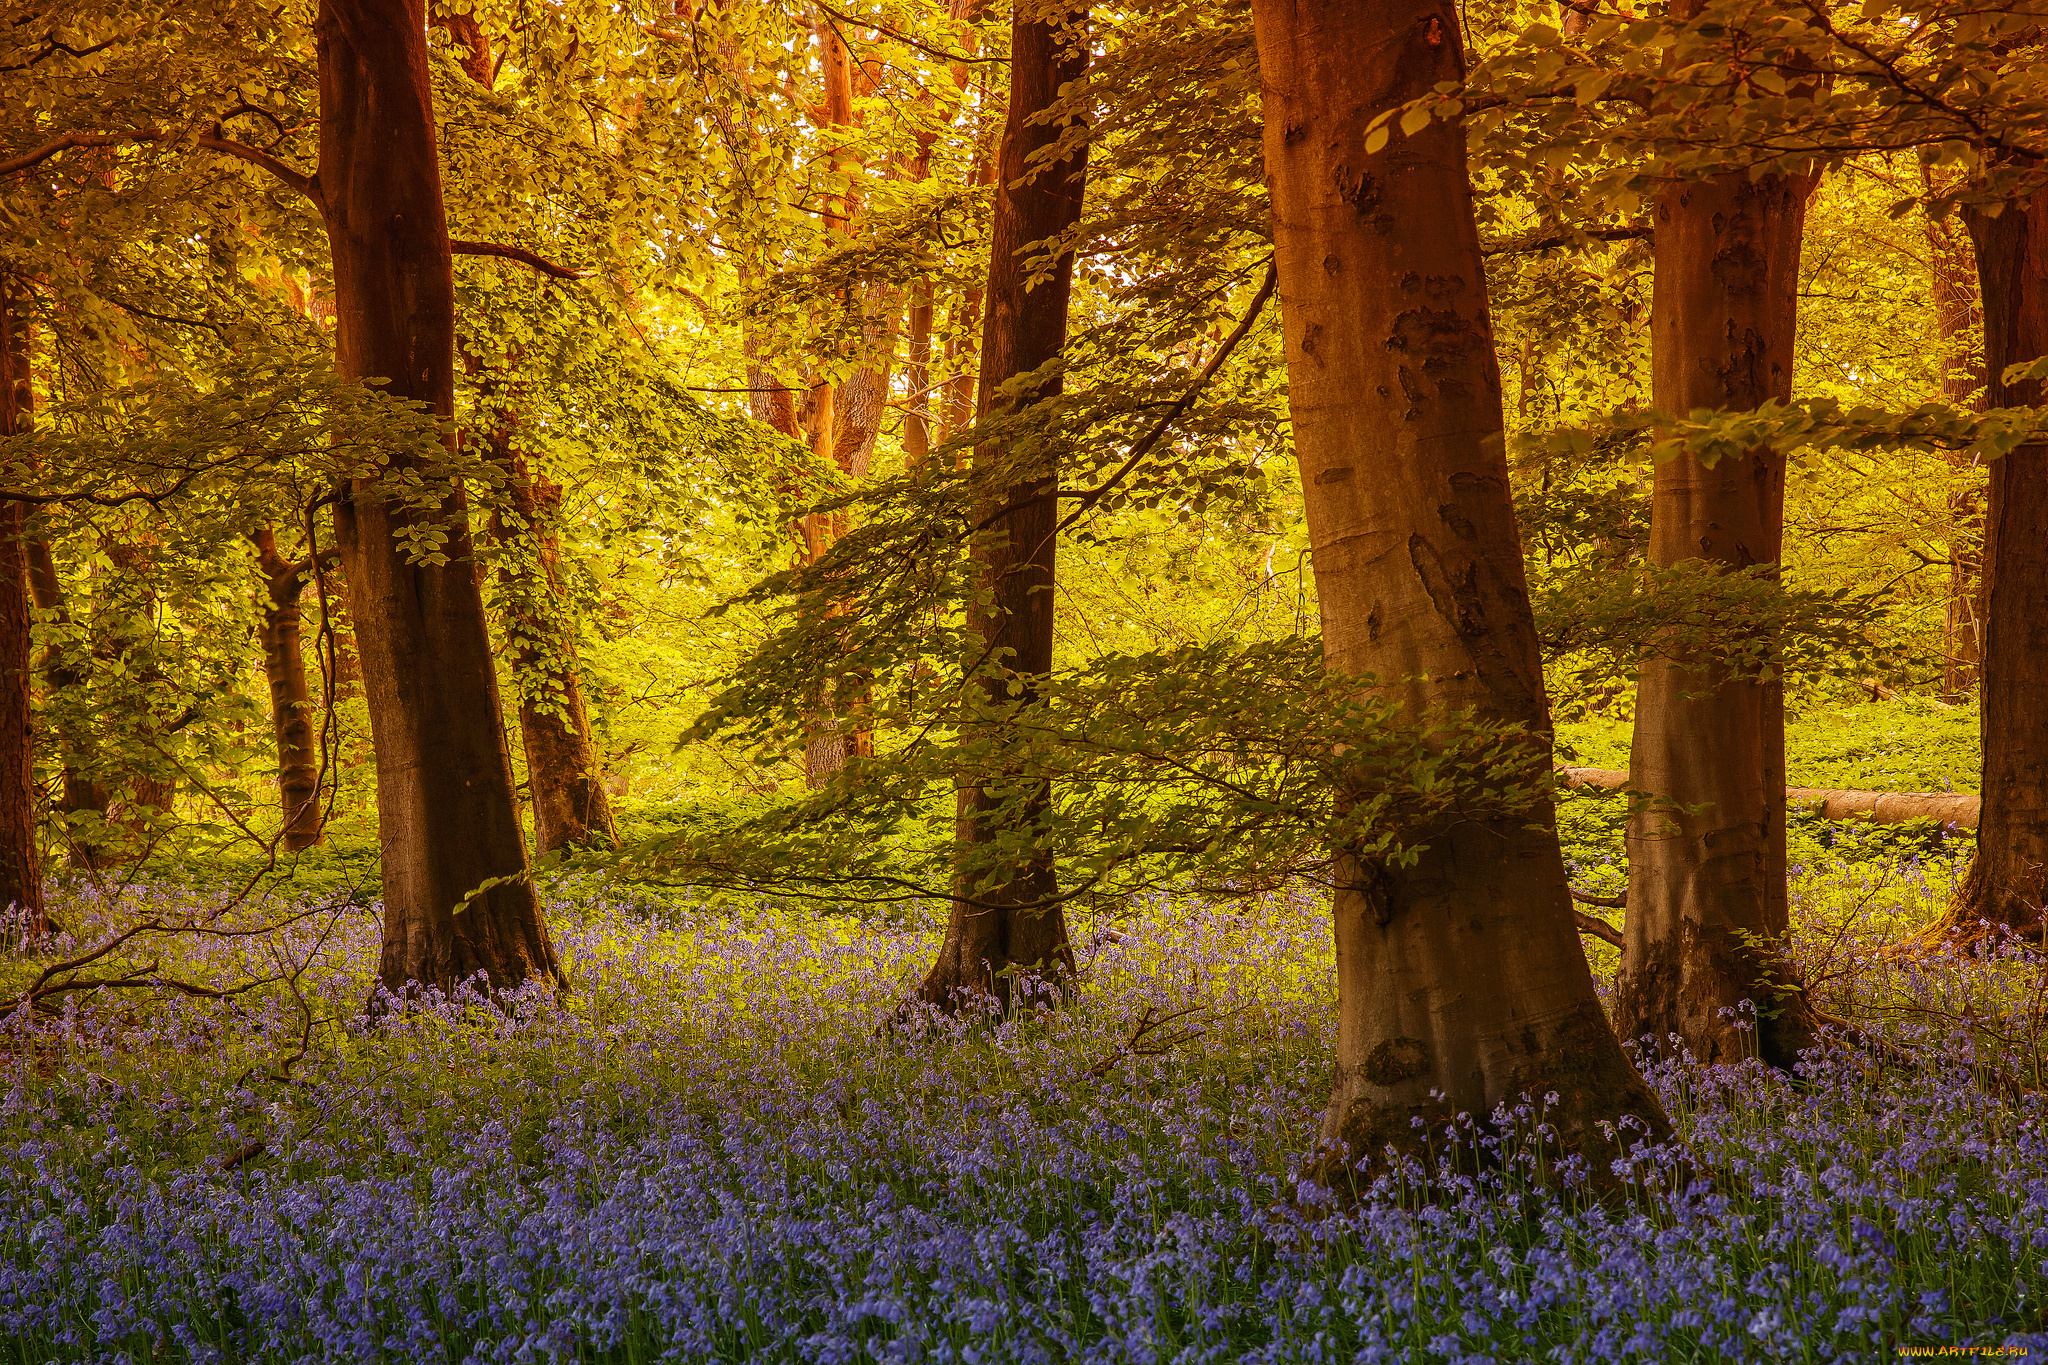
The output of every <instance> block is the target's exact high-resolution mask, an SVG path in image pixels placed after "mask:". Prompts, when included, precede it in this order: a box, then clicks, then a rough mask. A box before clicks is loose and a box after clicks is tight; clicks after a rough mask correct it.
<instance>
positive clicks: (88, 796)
mask: <svg viewBox="0 0 2048 1365" xmlns="http://www.w3.org/2000/svg"><path fill="white" fill-rule="evenodd" d="M24 549H25V550H26V551H27V557H28V584H29V593H30V595H31V597H32V598H33V599H34V601H35V606H36V610H37V611H40V612H42V613H44V614H45V615H46V616H48V617H49V618H50V620H51V621H52V623H54V624H56V625H58V626H67V625H69V624H70V623H71V612H70V608H69V607H68V606H67V605H66V603H65V600H64V583H63V580H62V579H60V578H58V577H57V561H56V559H55V557H54V556H52V555H51V553H50V543H49V542H48V541H46V540H41V539H37V538H35V537H31V538H30V539H29V540H28V542H27V543H26V545H25V546H24ZM42 669H43V686H44V687H45V688H46V689H47V691H48V695H49V697H50V698H51V699H52V700H55V699H56V698H57V697H59V696H61V695H63V694H64V693H65V692H67V691H69V690H70V689H72V688H74V687H77V686H79V685H80V684H81V683H83V682H84V681H85V675H84V674H82V673H80V672H79V670H78V669H77V668H76V667H75V666H74V665H73V664H72V663H71V661H70V660H68V659H67V658H66V657H65V655H64V651H63V650H62V649H61V648H59V647H58V646H57V645H55V644H52V645H50V646H49V647H48V648H46V649H45V650H44V651H43V660H42ZM53 728H54V729H55V730H56V732H57V742H58V748H59V751H60V754H61V758H62V762H63V770H64V776H63V780H64V790H63V794H62V795H61V796H60V797H59V798H58V800H57V812H58V814H60V815H62V816H64V817H65V822H66V838H67V839H68V841H69V842H70V844H71V862H72V865H73V866H75V867H83V868H96V867H98V866H99V865H100V857H99V854H100V842H101V839H102V837H103V836H102V834H101V832H100V831H98V830H97V829H95V830H93V831H92V832H91V834H90V836H89V837H86V838H84V839H81V838H80V837H79V831H78V830H77V828H76V827H75V826H76V823H77V822H75V821H73V820H71V818H70V817H72V816H74V815H81V814H87V813H90V814H92V815H95V816H99V817H101V819H104V818H105V816H106V813H107V803H108V794H107V789H106V788H105V787H103V786H101V785H100V784H99V782H98V781H96V780H95V779H94V777H93V774H92V771H91V765H90V760H89V751H88V749H87V747H86V745H85V744H84V743H83V742H81V739H80V736H79V735H77V734H76V733H75V732H73V731H72V730H71V729H70V727H68V726H66V725H64V724H63V723H62V722H61V721H60V722H59V723H57V724H56V725H55V726H54V727H53Z"/></svg>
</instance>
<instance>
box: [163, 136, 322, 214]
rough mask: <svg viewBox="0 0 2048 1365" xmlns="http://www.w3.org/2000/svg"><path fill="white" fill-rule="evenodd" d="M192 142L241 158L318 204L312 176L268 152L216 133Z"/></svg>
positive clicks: (315, 184) (315, 182)
mask: <svg viewBox="0 0 2048 1365" xmlns="http://www.w3.org/2000/svg"><path fill="white" fill-rule="evenodd" d="M214 126H215V128H216V129H218V127H219V125H218V124H216V125H214ZM192 140H193V142H194V143H196V144H197V145H198V146H201V147H204V148H206V149H207V150H208V151H213V152H224V153H226V154H227V155H228V156H232V157H239V158H241V159H242V160H243V161H246V162H248V163H249V164H250V165H251V166H260V167H262V168H263V169H264V170H266V171H269V172H270V173H271V174H272V175H274V176H276V177H277V178H278V179H279V180H282V181H283V182H284V183H285V184H287V185H289V186H291V187H292V188H293V189H295V190H297V191H298V192H299V193H300V194H303V195H305V196H306V197H307V198H308V199H310V200H312V201H313V202H314V203H316V204H317V203H319V202H320V186H319V183H318V181H317V180H316V179H315V178H314V177H313V176H310V175H307V174H306V173H305V172H303V171H295V170H293V169H292V168H291V167H289V166H287V165H285V164H284V163H283V162H282V161H279V160H278V159H277V158H276V157H274V156H272V155H271V154H270V153H268V152H259V151H257V150H256V149H255V148H254V147H251V146H249V145H248V144H247V143H244V142H236V141H235V140H234V139H233V138H225V137H222V136H221V135H220V134H219V132H217V131H216V132H211V133H202V134H200V135H199V136H198V137H196V138H194V139H192Z"/></svg>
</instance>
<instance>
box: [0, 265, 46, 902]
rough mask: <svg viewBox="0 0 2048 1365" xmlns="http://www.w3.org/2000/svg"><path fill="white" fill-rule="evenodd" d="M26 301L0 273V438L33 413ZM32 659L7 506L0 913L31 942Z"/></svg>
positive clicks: (21, 511) (2, 586) (18, 546)
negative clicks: (13, 918)
mask: <svg viewBox="0 0 2048 1365" xmlns="http://www.w3.org/2000/svg"><path fill="white" fill-rule="evenodd" d="M26 302H27V299H26V291H23V290H21V289H20V288H19V286H17V285H16V284H15V282H14V280H13V279H11V278H10V277H9V276H7V275H6V274H4V273H0V437H9V436H15V435H19V434H21V433H22V432H23V431H25V430H26V429H28V427H29V424H30V421H31V416H30V415H31V413H32V412H33V410H34V408H33V405H34V389H33V388H32V387H31V376H30V371H29V337H28V326H29V320H28V315H27V311H26V309H24V308H23V307H22V305H23V304H24V303H26ZM32 655H33V643H32V640H31V637H30V631H29V582H28V518H27V508H26V506H25V505H24V504H23V503H21V502H18V501H15V500H13V499H9V500H7V501H6V502H4V503H0V907H12V909H13V911H14V913H16V914H18V915H20V916H21V919H22V926H21V927H22V930H23V932H25V933H26V934H28V935H29V936H31V937H32V936H34V935H36V934H39V933H42V932H44V931H46V930H47V929H48V928H49V919H48V916H47V913H46V912H45V910H44V908H43V878H42V869H41V867H40V866H39V861H38V858H37V854H36V819H35V808H36V792H35V774H34V767H35V764H34V755H33V753H32V750H31V747H30V746H31V732H32V715H31V707H30V698H29V693H30V684H31V680H32V673H33V670H34V662H33V658H32Z"/></svg>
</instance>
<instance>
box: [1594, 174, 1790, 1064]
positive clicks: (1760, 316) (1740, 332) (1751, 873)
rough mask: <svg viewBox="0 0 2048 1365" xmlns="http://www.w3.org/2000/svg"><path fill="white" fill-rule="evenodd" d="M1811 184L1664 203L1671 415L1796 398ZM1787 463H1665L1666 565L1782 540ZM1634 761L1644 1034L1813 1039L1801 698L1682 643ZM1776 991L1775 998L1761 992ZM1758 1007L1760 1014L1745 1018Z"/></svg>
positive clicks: (1622, 992)
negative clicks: (1789, 895) (1797, 985)
mask: <svg viewBox="0 0 2048 1365" xmlns="http://www.w3.org/2000/svg"><path fill="white" fill-rule="evenodd" d="M1813 184H1814V182H1813V180H1812V179H1811V178H1807V179H1795V178H1791V177H1787V176H1779V175H1771V176H1764V177H1762V178H1760V179H1754V180H1752V179H1751V178H1750V177H1748V176H1746V175H1740V174H1737V175H1728V176H1722V177H1719V178H1717V179H1714V180H1709V181H1696V182H1692V183H1681V184H1677V185H1673V186H1671V187H1670V188H1669V189H1667V190H1665V191H1664V192H1663V193H1662V194H1660V195H1659V196H1658V198H1657V200H1656V206H1655V212H1654V219H1655V223H1656V233H1657V237H1656V295H1655V301H1654V303H1653V304H1652V314H1651V322H1650V327H1651V337H1652V341H1651V356H1652V361H1651V374H1652V378H1651V392H1652V401H1653V403H1654V404H1655V406H1656V407H1657V408H1658V409H1660V410H1662V411H1665V412H1692V411H1693V410H1695V409H1699V408H1709V409H1716V410H1721V411H1731V412H1734V411H1742V410H1744V409H1748V408H1754V407H1758V406H1760V405H1762V404H1763V403H1765V402H1767V401H1769V400H1772V399H1776V400H1778V401H1780V402H1782V401H1784V400H1785V399H1787V398H1789V397H1790V396H1791V387H1792V335H1793V328H1794V325H1795V319H1796V317H1797V308H1796V303H1795V295H1796V292H1797V288H1798V283H1797V282H1798V277H1799V238H1800V230H1801V225H1802V223H1803V221H1804V218H1805V215H1806V201H1807V197H1808V196H1809V195H1810V194H1811V193H1812V190H1813ZM1784 508H1785V457H1784V455H1783V453H1782V452H1780V451H1776V450H1772V449H1769V448H1767V447H1765V448H1759V449H1757V450H1755V451H1753V452H1751V453H1750V454H1748V455H1747V456H1746V457H1744V458H1741V459H1734V460H1729V459H1722V460H1719V461H1717V462H1715V463H1714V464H1713V465H1712V466H1711V467H1708V466H1707V465H1706V464H1705V463H1704V462H1703V461H1702V460H1701V459H1700V458H1699V457H1697V456H1693V455H1687V454H1681V455H1677V456H1675V457H1673V458H1670V459H1666V460H1663V461H1661V462H1659V463H1658V464H1657V465H1656V474H1655V487H1654V490H1653V492H1652V494H1651V511H1650V560H1651V563H1652V564H1654V565H1655V566H1656V567H1658V568H1664V569H1669V568H1674V567H1677V566H1679V565H1681V564H1696V565H1699V566H1701V567H1703V568H1711V569H1719V570H1733V569H1749V568H1753V567H1756V566H1772V567H1773V568H1775V566H1776V565H1777V564H1778V562H1779V560H1780V559H1781V558H1782V552H1783V548H1784ZM1630 772H1631V774H1632V777H1633V780H1634V784H1635V787H1636V789H1637V790H1638V791H1639V792H1640V793H1641V796H1640V797H1639V798H1638V809H1637V810H1636V812H1635V813H1634V815H1633V816H1632V817H1631V818H1630V821H1629V837H1628V855H1629V891H1628V920H1627V930H1626V934H1627V943H1626V946H1625V947H1624V948H1623V950H1622V969H1621V976H1620V978H1619V979H1618V981H1617V983H1616V990H1615V1004H1614V1011H1615V1022H1616V1026H1617V1027H1618V1028H1619V1029H1620V1030H1621V1031H1622V1032H1623V1034H1624V1035H1625V1036H1628V1037H1637V1036H1641V1037H1646V1038H1649V1039H1652V1040H1656V1041H1662V1040H1663V1039H1664V1038H1666V1037H1667V1036H1669V1035H1673V1034H1675V1035H1677V1036H1678V1037H1679V1038H1681V1039H1683V1040H1684V1043H1685V1045H1686V1046H1687V1047H1689V1048H1690V1049H1692V1051H1693V1053H1694V1055H1695V1056H1698V1057H1700V1058H1702V1059H1705V1060H1723V1059H1732V1058H1734V1057H1737V1056H1740V1055H1742V1054H1743V1053H1744V1052H1745V1051H1748V1050H1749V1049H1750V1048H1751V1046H1752V1045H1751V1044H1750V1043H1749V1042H1748V1041H1747V1040H1746V1038H1745V1035H1744V1034H1743V1032H1742V1030H1743V1029H1744V1028H1746V1027H1748V1026H1750V1024H1751V1023H1752V1022H1753V1024H1754V1027H1755V1029H1756V1031H1757V1038H1756V1042H1755V1046H1756V1047H1758V1048H1760V1049H1761V1051H1762V1054H1763V1056H1764V1057H1765V1059H1766V1060H1768V1061H1770V1062H1772V1063H1774V1064H1776V1065H1780V1066H1790V1065H1791V1064H1792V1062H1794V1061H1796V1060H1797V1058H1798V1055H1799V1051H1800V1049H1801V1048H1803V1047H1806V1046H1808V1045H1810V1044H1811V1042H1812V1020H1811V1017H1810V1015H1809V1013H1808V1012H1807V1011H1806V1010H1805V1009H1804V1006H1803V1001H1802V1000H1801V999H1800V998H1799V997H1797V996H1796V995H1795V996H1794V997H1792V998H1791V999H1790V1000H1789V1001H1787V1002H1781V1001H1779V1000H1777V999H1775V998H1773V997H1772V996H1770V995H1769V994H1765V992H1767V991H1768V990H1769V989H1770V985H1771V983H1773V982H1777V983H1780V984H1781V985H1785V986H1786V988H1787V989H1789V983H1787V980H1786V978H1787V975H1788V971H1789V969H1788V968H1786V967H1785V965H1784V963H1783V960H1782V958H1780V957H1779V956H1778V951H1777V949H1776V947H1775V946H1774V945H1775V943H1776V941H1777V940H1778V939H1780V938H1782V936H1783V935H1784V934H1785V933H1786V931H1787V928H1788V927H1789V920H1788V906H1787V903H1786V899H1785V786H1786V782H1785V694H1784V689H1783V685H1782V682H1781V681H1780V679H1779V677H1778V676H1777V675H1776V673H1775V671H1774V670H1772V669H1771V665H1770V664H1768V663H1767V664H1766V665H1765V668H1764V669H1763V670H1752V671H1749V672H1748V674H1747V676H1744V675H1743V674H1742V673H1739V672H1737V671H1736V670H1733V669H1730V668H1728V667H1727V666H1726V665H1725V664H1720V663H1717V662H1707V661H1703V660H1700V659H1697V658H1687V657H1684V656H1683V655H1674V656H1670V657H1662V658H1653V659H1650V660H1648V661H1646V662H1645V663H1644V665H1643V668H1642V673H1641V678H1640V682H1639V683H1638V686H1637V690H1636V724H1635V742H1634V744H1633V746H1632V748H1631V753H1630ZM1759 996H1761V997H1762V998H1759ZM1743 1001H1749V1002H1751V1004H1752V1005H1753V1006H1754V1007H1755V1014H1756V1017H1755V1018H1754V1020H1753V1021H1752V1020H1745V1019H1742V1018H1739V1017H1737V1015H1736V1013H1735V1009H1736V1006H1737V1005H1738V1004H1739V1003H1740V1002H1743Z"/></svg>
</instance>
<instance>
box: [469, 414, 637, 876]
mask: <svg viewBox="0 0 2048 1365" xmlns="http://www.w3.org/2000/svg"><path fill="white" fill-rule="evenodd" d="M510 421H511V415H510V414H509V413H503V414H501V415H500V420H499V426H498V433H497V436H496V437H495V438H494V440H493V443H492V444H493V454H494V456H495V458H497V459H498V460H499V461H500V462H502V463H503V464H504V465H505V467H506V469H507V471H508V479H507V484H508V488H507V495H508V497H509V499H510V503H511V507H510V511H511V514H512V515H511V516H510V517H509V518H508V517H506V516H504V515H503V514H493V516H492V518H491V534H492V535H493V536H495V537H497V539H498V541H499V543H500V544H501V545H503V546H506V547H507V548H508V549H513V550H515V551H516V552H515V553H509V554H506V555H505V556H503V557H502V558H501V559H500V561H499V565H500V568H499V571H498V574H499V583H500V585H501V587H502V588H503V590H504V593H505V638H506V642H507V643H508V644H509V645H510V646H511V653H512V660H511V663H512V675H513V678H514V680H515V681H516V683H517V686H518V688H519V736H520V739H521V741H522V743H523V744H524V747H525V749H526V786H527V791H528V792H529V793H530V794H531V795H532V797H533V839H534V845H535V847H536V848H537V849H538V850H539V852H540V854H541V855H542V856H543V857H545V856H546V855H547V854H550V853H553V852H554V851H555V850H556V849H561V848H572V847H574V848H582V847H589V846H591V845H602V846H604V847H607V848H617V847H618V846H619V832H618V826H617V823H616V822H615V821H614V819H613V816H612V803H611V796H610V794H609V793H608V792H607V791H606V790H605V785H604V764H603V762H602V761H601V760H600V759H599V758H598V756H597V745H596V743H595V742H594V741H593V740H592V738H591V734H590V709H589V707H588V706H587V705H586V704H585V703H584V700H583V684H582V681H581V679H579V678H578V677H577V668H576V653H575V646H574V644H573V642H572V639H571V634H570V626H569V623H568V622H567V621H566V620H564V619H563V618H562V610H561V607H560V605H559V598H560V594H561V590H562V582H561V547H560V544H559V543H558V542H557V540H556V538H555V531H554V525H555V520H556V517H557V515H558V514H559V512H560V510H561V505H562V490H561V489H560V488H558V487H556V486H555V485H554V484H551V483H549V482H547V481H546V480H545V479H538V478H535V477H534V476H533V474H532V473H531V472H530V471H529V470H528V469H527V467H526V461H525V460H524V459H522V458H520V456H519V455H518V454H517V452H515V451H514V450H513V448H512V445H511V442H510V439H509V437H510ZM515 522H516V523H517V524H516V525H515V524H514V523H515Z"/></svg>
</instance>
